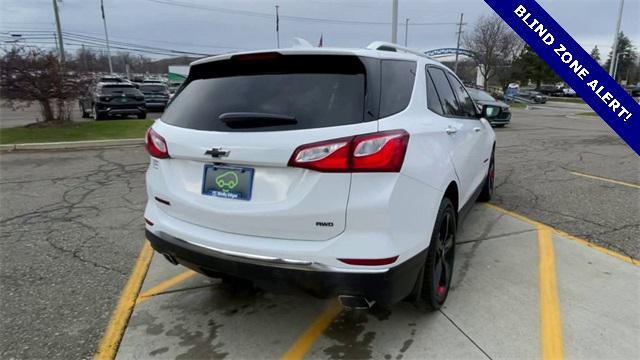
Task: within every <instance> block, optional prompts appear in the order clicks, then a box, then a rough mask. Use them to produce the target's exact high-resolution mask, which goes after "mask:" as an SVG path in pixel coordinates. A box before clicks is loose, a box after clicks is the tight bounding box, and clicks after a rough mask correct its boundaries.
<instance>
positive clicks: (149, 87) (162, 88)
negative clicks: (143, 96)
mask: <svg viewBox="0 0 640 360" xmlns="http://www.w3.org/2000/svg"><path fill="white" fill-rule="evenodd" d="M166 89H167V87H166V86H164V85H140V91H148V92H162V91H165V90H166Z"/></svg>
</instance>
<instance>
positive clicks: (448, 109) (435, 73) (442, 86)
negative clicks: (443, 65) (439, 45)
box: [428, 67, 463, 116]
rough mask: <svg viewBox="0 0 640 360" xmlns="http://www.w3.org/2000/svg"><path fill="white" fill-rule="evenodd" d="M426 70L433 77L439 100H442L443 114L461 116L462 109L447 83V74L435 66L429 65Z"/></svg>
mask: <svg viewBox="0 0 640 360" xmlns="http://www.w3.org/2000/svg"><path fill="white" fill-rule="evenodd" d="M428 71H429V75H431V79H433V84H434V85H435V87H436V91H437V92H438V95H439V96H440V100H441V101H442V108H443V110H444V115H445V116H463V115H462V111H461V110H460V105H459V104H458V100H457V99H456V96H455V95H454V93H453V89H451V85H449V81H448V80H447V75H446V74H445V73H444V71H443V70H441V69H438V68H435V67H429V68H428Z"/></svg>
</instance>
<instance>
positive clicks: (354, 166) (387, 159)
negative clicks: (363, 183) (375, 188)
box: [289, 130, 409, 172]
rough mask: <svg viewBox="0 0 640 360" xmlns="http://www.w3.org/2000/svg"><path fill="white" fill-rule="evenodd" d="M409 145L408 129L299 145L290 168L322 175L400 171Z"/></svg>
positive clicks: (290, 162)
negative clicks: (312, 171) (307, 170)
mask: <svg viewBox="0 0 640 360" xmlns="http://www.w3.org/2000/svg"><path fill="white" fill-rule="evenodd" d="M408 143H409V133H408V132H406V131H405V130H389V131H381V132H377V133H371V134H364V135H358V136H352V137H346V138H340V139H333V140H328V141H322V142H317V143H312V144H306V145H302V146H299V147H298V148H297V149H296V150H295V151H294V152H293V155H292V156H291V159H290V160H289V166H293V167H300V168H305V169H311V170H316V171H321V172H398V171H400V169H401V168H402V163H403V162H404V155H405V153H406V151H407V145H408Z"/></svg>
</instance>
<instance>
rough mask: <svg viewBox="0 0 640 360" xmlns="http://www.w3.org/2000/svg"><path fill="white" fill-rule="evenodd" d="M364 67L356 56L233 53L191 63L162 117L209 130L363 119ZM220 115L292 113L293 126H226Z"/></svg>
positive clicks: (314, 125) (307, 125) (317, 124)
mask: <svg viewBox="0 0 640 360" xmlns="http://www.w3.org/2000/svg"><path fill="white" fill-rule="evenodd" d="M365 78H366V69H365V66H364V64H363V62H362V61H361V60H360V58H358V57H356V56H338V55H288V56H287V55H281V54H278V53H260V54H250V55H236V56H234V57H231V58H230V59H229V60H221V61H215V62H211V63H205V64H201V65H196V66H193V67H192V69H191V74H190V76H189V78H188V79H187V84H186V85H185V86H184V87H183V88H182V90H180V92H179V93H178V94H177V96H175V97H174V99H173V101H172V102H171V104H170V105H169V107H168V108H167V110H166V111H165V113H164V114H163V116H162V121H163V122H166V123H168V124H171V125H175V126H180V127H185V128H190V129H197V130H210V131H281V130H299V129H310V128H320V127H329V126H339V125H347V124H354V123H359V122H362V121H364V119H365V116H364V108H365V92H366V90H365V87H366V81H365ZM225 113H261V114H271V115H276V116H285V117H292V118H294V119H295V122H296V123H295V124H284V125H283V124H281V123H280V124H277V125H274V126H262V127H259V128H250V129H249V128H237V127H234V128H231V127H229V126H227V124H226V123H225V122H223V121H222V120H220V115H222V114H225Z"/></svg>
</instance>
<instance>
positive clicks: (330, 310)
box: [282, 300, 342, 360]
mask: <svg viewBox="0 0 640 360" xmlns="http://www.w3.org/2000/svg"><path fill="white" fill-rule="evenodd" d="M340 311H342V306H341V305H340V304H339V303H338V301H337V300H333V301H331V303H330V304H329V307H327V309H326V310H325V311H324V312H323V313H322V314H320V316H318V317H317V318H316V320H315V321H314V322H313V323H312V324H311V326H309V328H308V329H307V330H306V331H305V332H304V333H303V334H302V335H300V337H299V338H298V339H297V340H296V342H295V343H294V344H293V345H292V346H291V347H290V348H289V350H288V351H287V352H286V353H285V354H284V355H283V356H282V360H299V359H302V358H304V355H305V354H306V353H307V352H308V351H309V349H311V346H313V344H314V343H315V342H316V340H317V339H318V338H319V337H320V335H322V333H323V332H324V331H325V330H326V329H327V328H328V327H329V325H331V322H333V319H335V318H336V316H338V314H339V313H340Z"/></svg>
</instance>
